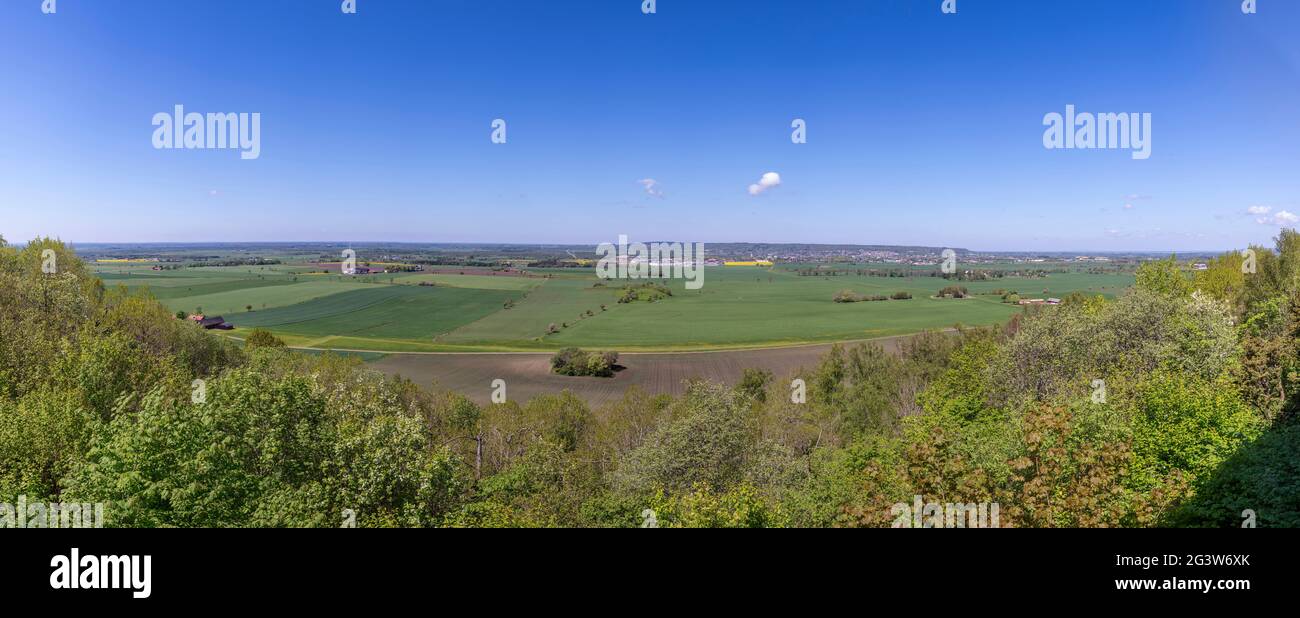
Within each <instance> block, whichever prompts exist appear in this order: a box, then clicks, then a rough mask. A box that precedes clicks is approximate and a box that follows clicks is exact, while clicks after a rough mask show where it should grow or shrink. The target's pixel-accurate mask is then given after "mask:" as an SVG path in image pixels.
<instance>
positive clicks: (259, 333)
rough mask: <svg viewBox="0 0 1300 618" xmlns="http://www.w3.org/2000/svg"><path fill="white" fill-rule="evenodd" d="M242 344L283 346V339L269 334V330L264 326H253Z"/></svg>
mask: <svg viewBox="0 0 1300 618" xmlns="http://www.w3.org/2000/svg"><path fill="white" fill-rule="evenodd" d="M244 344H245V345H247V346H248V347H249V348H283V347H284V341H283V340H281V339H280V338H279V337H276V336H275V335H272V334H271V331H269V330H266V329H265V328H255V329H253V332H251V333H249V334H248V338H247V339H245V340H244Z"/></svg>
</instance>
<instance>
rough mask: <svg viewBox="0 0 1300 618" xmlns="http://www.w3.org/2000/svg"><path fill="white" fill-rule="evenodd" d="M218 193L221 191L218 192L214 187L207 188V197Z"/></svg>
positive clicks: (215, 195)
mask: <svg viewBox="0 0 1300 618" xmlns="http://www.w3.org/2000/svg"><path fill="white" fill-rule="evenodd" d="M218 195H221V192H220V191H218V190H216V189H209V190H208V197H217V196H218Z"/></svg>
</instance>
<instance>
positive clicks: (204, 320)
mask: <svg viewBox="0 0 1300 618" xmlns="http://www.w3.org/2000/svg"><path fill="white" fill-rule="evenodd" d="M190 319H191V320H193V321H194V322H195V323H196V324H198V325H199V326H202V327H203V328H206V329H209V330H211V329H214V328H218V329H221V330H231V329H233V328H235V325H233V324H227V323H226V320H225V319H224V318H222V317H221V316H215V317H211V318H209V317H207V316H204V315H203V314H201V313H196V314H194V315H192V316H190Z"/></svg>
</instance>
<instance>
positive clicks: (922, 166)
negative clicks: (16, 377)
mask: <svg viewBox="0 0 1300 618" xmlns="http://www.w3.org/2000/svg"><path fill="white" fill-rule="evenodd" d="M340 4H341V0H224V1H221V2H210V1H203V0H116V1H104V0H58V3H57V10H58V12H57V13H56V14H53V15H45V14H42V13H41V10H40V5H41V0H5V2H4V3H3V6H2V7H0V57H3V58H5V61H4V62H3V63H0V93H3V94H2V95H0V234H3V235H4V236H5V237H6V238H8V239H9V240H11V241H21V240H27V239H30V238H31V237H34V236H36V235H51V236H57V237H60V238H63V239H64V240H68V241H72V242H97V241H105V242H110V241H111V242H127V241H273V240H295V241H301V240H332V241H354V242H362V241H374V240H389V241H429V242H553V243H592V244H594V243H598V242H603V241H611V240H614V239H615V238H616V237H617V235H619V234H628V235H629V236H631V237H632V240H652V239H661V240H681V241H688V242H693V241H704V242H725V241H763V242H825V243H862V244H918V245H930V246H955V247H965V248H970V249H975V250H1088V249H1092V250H1219V249H1229V248H1234V247H1241V246H1244V245H1246V244H1248V243H1267V242H1268V241H1269V239H1270V238H1271V237H1272V236H1273V235H1274V234H1275V233H1276V232H1277V230H1278V225H1277V224H1278V223H1285V222H1286V221H1288V220H1289V217H1288V215H1290V214H1291V213H1297V214H1300V2H1294V1H1292V0H1258V13H1257V14H1254V15H1244V14H1242V12H1241V9H1240V4H1241V3H1240V1H1239V0H1150V1H1142V2H1127V1H1098V0H1075V1H1064V0H1062V1H1051V2H1045V1H1040V0H957V6H958V12H957V14H956V15H943V14H942V13H941V12H940V4H941V0H860V1H856V2H846V1H833V2H832V1H811V0H810V1H804V2H776V1H771V2H760V1H753V0H749V1H742V0H734V1H728V0H718V1H711V2H705V1H701V0H690V1H687V0H659V1H658V3H657V7H656V8H657V13H655V14H653V15H645V14H643V13H642V12H641V2H640V0H590V1H586V0H550V1H548V0H533V1H523V0H420V1H414V0H412V1H403V0H358V2H357V7H358V12H357V14H355V15H344V14H343V13H342V12H341V11H340ZM176 104H183V105H184V106H185V107H186V110H187V111H197V112H258V113H260V114H261V117H262V121H261V156H260V158H258V159H256V160H251V161H245V160H241V159H240V157H239V156H238V153H237V152H235V151H229V150H225V151H222V150H158V149H154V148H153V146H152V144H151V138H152V135H153V130H154V127H153V126H152V125H151V119H152V117H153V115H154V114H155V113H158V112H170V111H171V109H172V107H173V106H174V105H176ZM1067 104H1073V105H1075V106H1076V107H1077V108H1078V109H1079V110H1080V111H1091V112H1149V113H1151V114H1152V136H1151V137H1152V154H1151V157H1150V158H1149V159H1147V160H1144V161H1143V160H1134V159H1132V158H1131V156H1130V154H1129V153H1128V152H1125V151H1120V150H1047V149H1045V148H1044V147H1043V145H1042V137H1043V131H1044V127H1043V126H1042V121H1043V116H1044V114H1047V113H1050V112H1064V109H1065V106H1066V105H1067ZM496 118H502V119H505V120H506V122H507V124H508V134H507V135H508V142H507V143H506V144H493V143H491V140H490V135H491V126H490V125H491V122H492V120H493V119H496ZM795 118H803V119H805V120H806V122H807V125H808V143H806V144H793V143H791V140H790V133H791V128H790V124H791V121H792V120H793V119H795ZM767 172H776V173H778V174H780V177H781V184H780V185H779V186H776V187H773V188H771V189H769V190H767V191H764V192H762V193H761V194H759V195H750V193H749V192H748V191H747V187H748V186H749V185H751V184H753V183H756V182H757V181H758V180H759V178H760V177H761V176H762V175H763V174H764V173H767ZM643 179H654V180H655V181H656V182H657V184H656V185H655V192H661V195H652V194H651V192H648V191H647V190H646V188H645V186H644V185H643V184H641V183H639V181H640V180H643ZM1126 205H1127V206H1129V207H1126ZM1252 208H1254V210H1255V212H1256V214H1248V209H1252ZM1261 213H1262V214H1261Z"/></svg>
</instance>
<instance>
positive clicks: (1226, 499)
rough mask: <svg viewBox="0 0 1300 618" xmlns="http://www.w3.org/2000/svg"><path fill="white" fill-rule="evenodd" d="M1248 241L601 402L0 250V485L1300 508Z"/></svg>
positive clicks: (116, 513)
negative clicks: (466, 373) (175, 304)
mask: <svg viewBox="0 0 1300 618" xmlns="http://www.w3.org/2000/svg"><path fill="white" fill-rule="evenodd" d="M1254 249H1255V251H1256V255H1257V264H1256V266H1257V269H1256V271H1255V272H1254V273H1253V274H1243V273H1242V272H1241V271H1242V264H1241V258H1240V257H1239V256H1238V257H1234V255H1236V254H1227V255H1225V256H1222V257H1221V258H1218V259H1216V260H1214V261H1213V262H1212V263H1211V264H1210V267H1209V268H1208V269H1207V270H1205V271H1201V272H1199V273H1197V275H1196V276H1195V278H1194V279H1191V278H1188V277H1187V276H1186V275H1185V274H1184V273H1183V272H1181V271H1180V270H1179V268H1178V266H1177V264H1176V263H1175V262H1174V261H1173V260H1172V259H1171V260H1166V261H1163V262H1153V263H1150V264H1147V265H1144V266H1143V267H1142V268H1141V270H1139V272H1138V275H1137V283H1136V285H1135V287H1134V288H1133V289H1132V290H1130V291H1129V292H1128V293H1126V294H1124V295H1122V296H1121V297H1119V298H1116V299H1105V298H1102V297H1099V296H1084V295H1075V296H1072V297H1070V298H1066V299H1064V302H1063V303H1062V304H1061V306H1059V307H1054V308H1029V309H1027V310H1026V311H1025V312H1024V313H1023V314H1020V315H1018V316H1017V317H1016V319H1013V320H1012V321H1011V322H1010V323H1008V324H1006V325H1005V326H1002V327H997V328H985V329H960V330H959V331H958V332H956V333H943V334H940V333H926V334H922V335H919V336H917V337H914V338H911V339H909V340H907V341H905V342H904V343H902V344H901V348H900V349H899V350H898V351H897V352H896V353H893V352H887V351H886V350H884V349H883V348H881V347H880V346H877V345H870V344H868V345H857V346H851V347H837V348H835V349H833V350H832V351H831V352H830V353H828V354H827V355H826V356H825V357H824V358H823V359H822V360H821V362H820V363H818V364H817V365H816V366H815V367H810V368H808V369H806V370H803V371H800V372H798V373H797V374H795V375H791V376H774V375H772V374H770V373H767V372H763V371H748V372H746V374H745V376H744V378H743V379H742V380H741V381H740V383H739V384H737V385H734V386H724V385H721V384H716V383H711V382H704V381H699V382H692V383H690V384H689V385H688V386H687V388H686V392H685V393H684V394H683V395H682V396H680V397H672V396H667V395H660V396H651V395H648V394H646V393H644V392H641V391H638V390H636V389H633V390H630V391H629V392H627V393H626V394H625V396H624V397H623V398H622V399H620V400H619V401H616V402H614V403H612V404H609V405H605V406H601V407H597V408H591V407H590V406H588V405H586V404H585V403H584V402H583V401H581V400H579V399H578V398H577V397H574V396H573V395H571V394H569V393H559V394H552V395H544V396H539V397H536V398H534V399H532V400H529V401H527V402H516V401H509V402H506V403H503V404H493V405H488V406H480V405H477V404H475V403H474V402H472V401H470V400H468V399H466V398H465V397H463V396H460V395H458V394H456V393H451V392H446V391H443V390H439V389H437V388H421V387H418V386H417V385H415V384H412V383H410V382H409V381H405V380H401V379H396V378H391V377H384V376H382V375H381V374H378V373H375V372H373V371H369V370H367V369H365V368H364V367H363V366H362V365H360V363H359V362H358V361H355V360H348V359H343V358H339V357H335V356H331V355H323V356H320V357H310V356H305V355H301V354H297V353H293V352H291V351H287V350H285V349H283V348H282V347H279V346H277V345H276V342H275V341H274V338H266V337H261V336H259V337H258V338H257V340H256V341H255V342H254V344H255V345H253V344H250V345H248V346H246V347H239V346H236V345H233V344H232V343H230V342H228V341H227V340H225V339H222V338H219V337H214V336H211V334H209V333H205V332H203V331H202V330H201V329H199V328H198V327H197V326H195V325H194V324H191V323H189V321H182V320H176V319H174V318H173V317H172V316H170V315H169V314H168V312H167V311H166V310H165V309H164V308H163V307H162V306H161V305H160V304H158V303H157V302H156V301H154V300H153V299H152V298H150V297H149V296H148V295H147V294H135V295H132V294H127V293H125V292H124V291H122V290H105V289H104V287H103V285H102V284H101V283H100V282H99V281H98V280H97V279H95V278H94V277H93V276H91V275H90V274H89V273H88V272H86V270H85V267H84V266H83V265H82V264H81V263H80V262H79V261H78V260H77V258H76V257H75V256H74V255H73V254H72V252H71V251H70V250H69V249H68V248H67V247H65V246H64V245H62V244H61V243H59V242H57V241H52V240H48V239H38V240H36V241H33V242H32V243H30V244H28V245H27V246H26V247H24V248H22V249H21V250H16V249H14V248H10V247H5V246H3V245H2V243H0V291H2V292H3V294H0V501H8V502H10V503H13V502H15V500H16V497H17V496H18V495H25V496H27V499H28V502H29V503H31V502H36V501H67V502H71V501H77V502H105V503H106V504H107V508H106V509H105V514H106V516H107V518H108V525H115V526H338V525H341V523H343V522H344V521H345V518H346V517H348V516H349V514H351V515H355V517H356V523H357V525H360V526H494V527H495V526H595V527H621V526H640V525H644V524H646V522H647V521H648V518H647V516H646V515H645V513H647V512H651V513H652V514H653V519H654V521H655V522H657V524H658V525H660V526H889V525H891V524H893V523H894V522H895V517H894V516H893V514H892V511H891V507H892V506H893V505H895V504H897V503H909V504H910V503H911V502H912V500H913V497H914V496H918V495H919V496H923V499H924V500H925V501H926V502H941V503H942V502H953V503H979V502H996V503H998V504H999V505H1000V506H1001V524H1002V525H1004V526H1008V525H1009V526H1035V527H1042V526H1156V525H1192V526H1235V525H1240V522H1241V517H1242V512H1243V511H1244V510H1246V509H1250V510H1252V511H1254V512H1255V513H1257V517H1258V523H1259V525H1261V526H1296V525H1300V507H1297V505H1300V482H1298V481H1297V475H1296V474H1295V465H1296V464H1295V462H1296V461H1300V458H1297V456H1298V455H1300V429H1297V424H1296V422H1295V417H1296V415H1295V409H1296V407H1297V404H1298V403H1300V400H1298V399H1297V393H1300V389H1297V386H1300V371H1297V368H1298V367H1300V349H1298V348H1297V345H1298V343H1297V342H1298V339H1297V337H1298V336H1300V236H1298V235H1296V234H1295V233H1294V232H1290V231H1287V232H1284V233H1283V234H1282V235H1281V236H1280V237H1279V238H1278V242H1277V247H1276V249H1275V250H1268V249H1264V248H1254ZM46 251H50V252H52V253H53V256H54V262H55V263H56V264H57V268H56V269H55V270H54V272H49V271H50V269H49V268H48V267H47V265H48V263H49V259H48V258H49V254H47V253H45V252H46ZM795 380H799V381H798V382H796V381H795ZM647 509H649V511H647Z"/></svg>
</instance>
